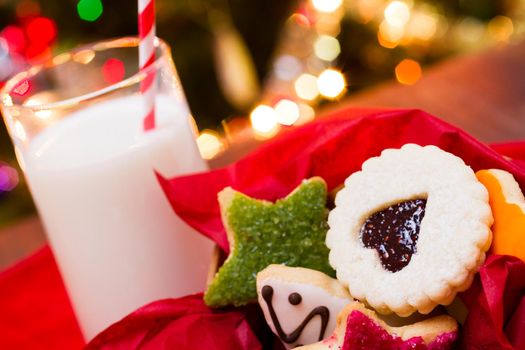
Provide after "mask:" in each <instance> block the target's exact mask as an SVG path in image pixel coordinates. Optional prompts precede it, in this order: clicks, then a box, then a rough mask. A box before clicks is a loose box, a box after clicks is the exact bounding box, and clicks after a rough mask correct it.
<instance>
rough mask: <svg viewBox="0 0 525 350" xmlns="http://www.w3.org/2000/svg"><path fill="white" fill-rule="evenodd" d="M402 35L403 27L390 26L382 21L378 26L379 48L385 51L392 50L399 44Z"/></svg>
mask: <svg viewBox="0 0 525 350" xmlns="http://www.w3.org/2000/svg"><path fill="white" fill-rule="evenodd" d="M404 34H405V29H404V28H403V27H396V26H392V25H390V24H389V23H388V22H386V21H383V22H381V24H380V25H379V31H378V32H377V40H378V41H379V44H381V46H383V47H386V48H387V49H393V48H394V47H396V46H397V45H398V44H399V42H400V41H401V39H403V35H404Z"/></svg>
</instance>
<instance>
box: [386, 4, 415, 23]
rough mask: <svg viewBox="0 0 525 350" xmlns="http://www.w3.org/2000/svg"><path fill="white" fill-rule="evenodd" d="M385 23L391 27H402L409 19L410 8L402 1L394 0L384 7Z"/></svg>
mask: <svg viewBox="0 0 525 350" xmlns="http://www.w3.org/2000/svg"><path fill="white" fill-rule="evenodd" d="M384 15H385V21H386V22H387V23H388V24H389V25H391V26H393V27H403V26H404V25H405V24H407V22H408V20H409V19H410V8H409V7H408V5H407V4H406V3H404V2H402V1H398V0H394V1H392V2H391V3H389V4H388V5H387V6H386V7H385V11H384Z"/></svg>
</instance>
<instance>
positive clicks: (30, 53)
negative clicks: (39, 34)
mask: <svg viewBox="0 0 525 350" xmlns="http://www.w3.org/2000/svg"><path fill="white" fill-rule="evenodd" d="M24 54H25V57H26V58H27V59H28V60H29V61H31V62H33V63H34V62H38V61H39V60H41V59H44V58H49V57H50V56H51V48H50V47H49V46H47V45H45V44H39V43H36V44H30V45H29V46H28V47H27V49H26V50H25V52H24Z"/></svg>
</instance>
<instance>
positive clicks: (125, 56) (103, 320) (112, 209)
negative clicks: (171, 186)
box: [0, 38, 213, 340]
mask: <svg viewBox="0 0 525 350" xmlns="http://www.w3.org/2000/svg"><path fill="white" fill-rule="evenodd" d="M138 43H139V41H138V39H136V38H123V39H117V40H108V41H104V42H98V43H95V44H92V45H88V46H85V47H82V48H79V49H76V50H74V51H72V52H68V53H64V54H61V55H59V56H57V57H55V58H54V59H52V60H51V61H50V62H47V63H45V64H43V65H41V66H34V67H31V68H30V69H28V70H27V71H25V72H22V73H20V74H18V75H16V76H15V77H14V78H12V79H11V80H10V81H9V82H7V84H6V85H5V87H4V89H3V90H2V92H1V96H0V98H1V99H0V101H1V103H0V108H1V111H2V114H3V116H4V119H5V123H6V125H7V128H8V131H9V134H10V136H11V138H12V141H13V145H14V147H15V152H16V156H17V159H18V162H19V164H20V166H21V168H22V170H23V171H24V174H25V176H26V178H27V182H28V184H29V187H30V190H31V193H32V196H33V199H34V201H35V203H36V206H37V209H38V212H39V214H40V217H41V219H42V221H43V224H44V227H45V229H46V232H47V236H48V239H49V243H50V245H51V248H52V250H53V253H54V255H55V257H56V260H57V262H58V265H59V269H60V271H61V274H62V277H63V279H64V282H65V284H66V288H67V290H68V293H69V296H70V298H71V301H72V304H73V307H74V310H75V313H76V315H77V318H78V321H79V323H80V326H81V329H82V331H83V334H84V336H85V338H86V340H90V339H91V338H92V337H94V336H95V335H96V334H97V333H99V332H100V331H102V330H103V329H104V328H106V327H107V326H109V325H111V324H112V323H114V322H116V321H118V320H119V319H120V318H122V317H123V316H125V315H126V314H128V313H129V312H131V311H133V310H134V309H136V308H138V307H140V306H142V305H144V304H146V303H148V302H151V301H154V300H158V299H163V298H174V297H180V296H182V295H186V294H189V293H194V292H198V291H201V290H203V289H204V287H205V281H206V276H207V270H208V266H209V262H210V256H211V251H212V249H213V248H212V244H211V242H210V241H208V240H207V239H205V238H204V237H202V236H200V235H199V234H197V233H196V232H194V231H193V230H192V229H190V228H189V227H188V226H187V225H185V224H184V223H183V222H182V221H181V220H180V219H179V218H178V217H177V216H176V215H175V213H174V212H173V210H172V208H171V207H170V204H169V202H168V201H167V199H166V197H165V196H164V193H163V191H162V189H161V188H160V186H159V184H158V182H157V177H156V176H157V173H158V174H160V175H162V176H165V177H172V176H176V175H181V174H188V173H193V172H199V171H203V170H205V169H206V164H205V162H204V161H203V160H202V158H201V157H200V155H199V151H198V148H197V145H196V143H195V132H194V131H195V130H194V129H195V128H194V124H193V120H192V118H191V115H190V112H189V108H188V105H187V102H186V99H185V97H184V93H183V90H182V87H181V84H180V81H179V78H178V75H177V72H176V70H175V66H174V64H173V61H172V58H171V53H170V48H169V47H168V45H167V44H166V43H164V42H163V41H161V40H158V39H157V40H156V61H155V62H154V63H153V64H152V65H151V66H150V67H149V68H148V69H147V70H145V71H138V66H139V64H138ZM151 70H155V72H154V76H155V83H154V84H155V88H156V91H157V96H156V98H155V105H156V126H155V128H154V129H153V130H150V131H144V129H143V126H142V123H143V119H144V116H145V115H146V111H147V106H146V105H145V102H144V101H145V99H144V98H143V96H142V95H141V94H140V92H139V90H140V84H141V82H142V81H143V80H144V79H145V78H146V77H147V76H148V74H149V73H151ZM150 76H151V74H150ZM37 292H38V291H35V293H37Z"/></svg>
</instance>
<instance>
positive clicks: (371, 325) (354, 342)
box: [297, 302, 457, 350]
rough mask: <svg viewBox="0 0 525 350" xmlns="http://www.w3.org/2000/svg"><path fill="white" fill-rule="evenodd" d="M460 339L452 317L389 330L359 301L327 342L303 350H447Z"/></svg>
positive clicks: (347, 310)
mask: <svg viewBox="0 0 525 350" xmlns="http://www.w3.org/2000/svg"><path fill="white" fill-rule="evenodd" d="M456 338H457V324H456V321H454V319H453V318H452V317H450V316H446V315H442V316H436V317H432V318H429V319H427V320H424V321H421V322H417V323H414V324H411V325H408V326H403V327H390V326H389V325H387V324H386V323H385V322H383V321H382V320H380V319H379V318H378V315H377V314H376V313H375V312H373V311H371V310H368V309H366V308H365V307H364V306H363V305H362V304H361V303H359V302H352V303H350V304H349V305H347V306H346V307H345V308H344V309H343V311H342V312H341V313H340V314H339V316H338V317H337V328H336V330H335V332H334V333H333V334H332V335H331V336H330V337H329V338H327V339H325V340H323V341H320V342H318V343H315V344H311V345H306V346H303V347H299V348H297V349H301V350H368V349H374V350H409V349H418V350H425V349H428V350H446V349H450V348H451V347H452V345H453V344H454V342H455V340H456Z"/></svg>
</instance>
